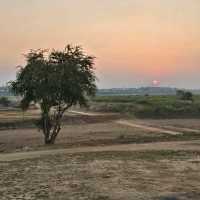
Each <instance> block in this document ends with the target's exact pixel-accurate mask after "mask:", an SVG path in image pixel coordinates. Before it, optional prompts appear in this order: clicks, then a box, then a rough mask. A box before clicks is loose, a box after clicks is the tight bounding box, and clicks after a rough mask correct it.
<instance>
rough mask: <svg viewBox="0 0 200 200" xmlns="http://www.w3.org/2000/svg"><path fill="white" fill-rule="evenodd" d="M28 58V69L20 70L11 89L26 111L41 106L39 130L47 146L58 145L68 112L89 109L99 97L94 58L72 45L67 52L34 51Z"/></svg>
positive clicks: (11, 83)
mask: <svg viewBox="0 0 200 200" xmlns="http://www.w3.org/2000/svg"><path fill="white" fill-rule="evenodd" d="M25 57H26V65H25V66H24V67H20V70H19V71H18V73H17V78H16V80H15V81H12V82H10V87H11V90H12V91H13V92H14V93H15V94H17V95H21V96H22V100H21V107H22V109H23V110H26V109H28V107H29V105H30V104H31V103H32V102H34V103H38V104H39V105H40V108H41V119H40V120H39V121H38V123H37V126H38V127H39V128H40V129H42V131H43V133H44V138H45V143H46V144H54V142H55V139H56V137H57V135H58V133H59V132H60V129H61V119H62V117H63V114H64V112H65V111H66V110H67V109H69V108H70V107H71V106H73V105H76V104H79V105H80V106H86V105H87V100H88V97H89V96H93V95H95V92H96V84H95V81H96V77H95V74H94V67H93V66H94V57H93V56H88V55H86V54H85V53H84V52H83V50H82V48H81V47H80V46H75V47H73V46H71V45H68V46H67V47H66V48H65V49H64V50H63V51H57V50H52V51H50V52H49V51H46V50H31V51H30V52H29V53H28V54H27V55H26V56H25Z"/></svg>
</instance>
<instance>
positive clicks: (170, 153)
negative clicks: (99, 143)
mask: <svg viewBox="0 0 200 200" xmlns="http://www.w3.org/2000/svg"><path fill="white" fill-rule="evenodd" d="M73 156H75V158H78V159H79V160H81V161H91V160H96V159H98V160H146V161H156V160H165V159H167V160H187V159H190V158H192V157H197V156H200V151H174V150H161V151H160V150H151V151H134V152H131V151H118V152H116V151H111V152H89V153H77V154H74V155H73Z"/></svg>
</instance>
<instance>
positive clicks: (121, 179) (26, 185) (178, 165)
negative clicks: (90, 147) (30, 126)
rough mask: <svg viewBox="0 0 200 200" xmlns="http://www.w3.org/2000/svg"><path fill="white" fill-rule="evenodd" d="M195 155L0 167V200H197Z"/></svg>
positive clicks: (99, 156)
mask: <svg viewBox="0 0 200 200" xmlns="http://www.w3.org/2000/svg"><path fill="white" fill-rule="evenodd" d="M199 156H200V152H194V151H163V150H162V151H139V152H137V151H136V152H132V151H125V152H121V151H120V149H119V151H118V152H112V151H109V152H89V153H76V154H59V155H49V156H42V157H40V158H38V159H37V158H35V159H25V160H20V161H12V162H1V163H0V171H1V173H0V196H1V199H2V200H16V199H23V200H46V199H52V200H54V199H56V200H57V199H62V200H68V199H69V200H82V199H84V200H88V199H89V200H90V199H91V200H121V199H123V200H168V199H170V200H171V199H173V200H186V199H187V200H191V199H192V200H199V198H200V192H199V188H200V176H199V172H200V161H199Z"/></svg>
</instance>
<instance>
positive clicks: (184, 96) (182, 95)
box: [176, 90, 193, 101]
mask: <svg viewBox="0 0 200 200" xmlns="http://www.w3.org/2000/svg"><path fill="white" fill-rule="evenodd" d="M176 95H177V97H178V98H179V99H181V100H188V101H192V100H193V94H192V92H189V91H184V90H177V91H176Z"/></svg>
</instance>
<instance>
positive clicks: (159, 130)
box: [116, 120, 183, 135]
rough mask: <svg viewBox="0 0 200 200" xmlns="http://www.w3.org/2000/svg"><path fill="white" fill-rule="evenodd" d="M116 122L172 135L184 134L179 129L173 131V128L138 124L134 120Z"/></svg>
mask: <svg viewBox="0 0 200 200" xmlns="http://www.w3.org/2000/svg"><path fill="white" fill-rule="evenodd" d="M116 123H117V124H121V125H125V126H131V127H134V128H141V129H145V130H148V131H153V132H157V133H166V134H170V135H182V134H183V133H181V132H178V131H172V130H167V129H163V128H157V127H152V126H147V125H142V124H137V123H134V122H132V121H128V120H118V121H116Z"/></svg>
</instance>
